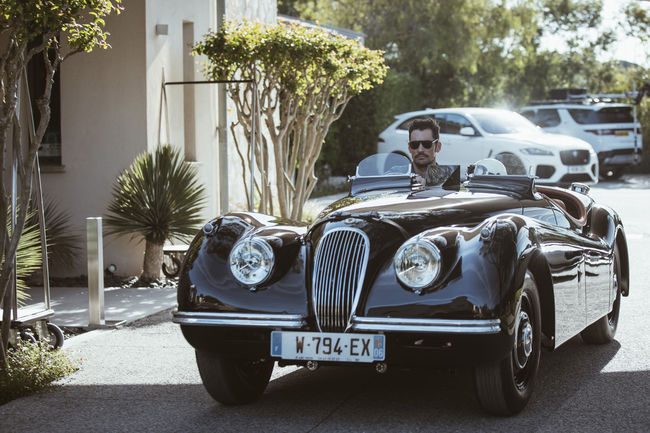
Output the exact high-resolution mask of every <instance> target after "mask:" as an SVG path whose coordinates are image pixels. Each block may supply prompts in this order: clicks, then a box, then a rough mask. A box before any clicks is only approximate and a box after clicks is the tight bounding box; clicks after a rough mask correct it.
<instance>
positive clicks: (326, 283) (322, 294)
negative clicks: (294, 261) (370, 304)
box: [312, 228, 369, 332]
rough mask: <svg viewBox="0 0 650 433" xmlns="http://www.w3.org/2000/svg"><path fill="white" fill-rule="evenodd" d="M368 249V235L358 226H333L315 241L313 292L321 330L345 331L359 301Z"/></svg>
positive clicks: (317, 319)
mask: <svg viewBox="0 0 650 433" xmlns="http://www.w3.org/2000/svg"><path fill="white" fill-rule="evenodd" d="M368 252H369V241H368V237H367V236H366V234H365V233H363V232H362V231H360V230H357V229H348V228H343V229H334V230H332V231H330V232H328V233H326V234H325V235H324V236H323V238H322V239H321V241H320V243H319V244H318V248H317V250H316V258H315V260H314V275H313V280H312V295H313V302H314V311H315V312H316V321H317V324H318V327H319V328H320V329H321V331H324V332H343V331H345V329H346V327H347V325H348V322H349V319H350V315H351V314H352V312H353V311H354V307H355V306H356V303H357V301H358V300H359V294H360V292H361V287H362V285H363V277H364V274H365V270H366V263H367V262H368Z"/></svg>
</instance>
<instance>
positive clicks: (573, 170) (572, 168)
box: [567, 165, 589, 173]
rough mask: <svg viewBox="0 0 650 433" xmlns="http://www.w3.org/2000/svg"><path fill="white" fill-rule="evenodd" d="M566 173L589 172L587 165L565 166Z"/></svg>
mask: <svg viewBox="0 0 650 433" xmlns="http://www.w3.org/2000/svg"><path fill="white" fill-rule="evenodd" d="M567 171H568V172H569V173H586V172H587V171H589V166H588V165H569V166H567Z"/></svg>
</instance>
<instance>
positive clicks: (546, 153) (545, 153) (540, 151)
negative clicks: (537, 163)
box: [521, 147, 553, 156]
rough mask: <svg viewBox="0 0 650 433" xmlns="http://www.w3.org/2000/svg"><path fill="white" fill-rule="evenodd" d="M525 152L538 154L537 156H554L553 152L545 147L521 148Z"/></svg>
mask: <svg viewBox="0 0 650 433" xmlns="http://www.w3.org/2000/svg"><path fill="white" fill-rule="evenodd" d="M521 151H522V152H523V153H526V154H528V155H537V156H552V155H553V152H551V151H549V150H545V149H540V148H538V147H527V148H525V149H521Z"/></svg>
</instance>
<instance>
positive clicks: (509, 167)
mask: <svg viewBox="0 0 650 433" xmlns="http://www.w3.org/2000/svg"><path fill="white" fill-rule="evenodd" d="M494 159H496V160H497V161H501V163H502V164H503V165H504V166H505V168H506V171H507V172H508V174H511V175H512V174H526V167H524V163H523V162H522V160H521V159H519V157H517V156H516V155H513V154H512V153H500V154H498V155H497V156H495V157H494Z"/></svg>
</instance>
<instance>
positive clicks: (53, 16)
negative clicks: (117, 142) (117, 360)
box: [0, 0, 121, 371]
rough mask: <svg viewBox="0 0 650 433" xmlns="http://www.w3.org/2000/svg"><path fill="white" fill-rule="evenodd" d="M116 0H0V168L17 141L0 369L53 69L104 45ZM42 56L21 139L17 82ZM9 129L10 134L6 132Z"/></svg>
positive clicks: (1, 278) (2, 185)
mask: <svg viewBox="0 0 650 433" xmlns="http://www.w3.org/2000/svg"><path fill="white" fill-rule="evenodd" d="M120 1H121V0H2V2H0V147H1V151H0V155H1V156H0V157H1V158H2V161H0V162H1V164H2V167H3V170H7V167H8V165H9V164H11V161H10V160H9V158H8V156H9V155H11V153H10V147H11V146H10V144H11V143H15V144H16V145H18V146H19V148H18V149H19V150H18V151H17V152H16V154H17V172H18V178H19V189H18V192H17V197H16V198H17V203H18V206H17V209H18V214H17V218H16V226H15V229H14V231H13V232H12V233H11V234H10V233H9V232H8V231H7V224H6V222H7V221H6V218H7V216H6V214H5V212H0V247H1V248H2V251H3V253H4V254H3V256H4V257H5V258H6V260H5V261H4V263H3V264H2V268H1V269H0V299H2V304H3V306H4V312H3V317H2V323H3V325H2V333H1V337H2V338H1V340H2V341H1V343H2V344H0V371H5V369H6V365H7V364H6V348H7V344H8V340H9V326H10V315H11V305H12V291H11V290H7V288H8V286H9V281H10V279H11V277H12V275H13V273H14V271H15V269H14V260H13V258H14V257H15V256H16V249H17V248H18V242H19V239H20V234H21V233H22V232H23V230H24V228H25V220H26V217H27V209H28V201H29V198H30V195H31V189H32V174H33V171H34V166H35V160H36V152H37V150H38V148H39V147H40V145H41V142H42V139H43V135H44V133H45V129H46V127H47V124H48V123H49V120H50V108H49V101H50V96H51V91H52V83H53V77H54V73H55V71H56V70H57V68H58V66H59V65H60V63H61V62H62V61H64V60H65V59H66V58H67V57H69V56H70V55H72V54H74V53H78V52H84V51H85V52H88V51H91V50H92V49H93V48H95V47H101V48H108V46H109V45H108V41H107V37H108V33H107V32H106V31H105V30H104V24H105V22H104V18H105V17H106V16H107V15H109V14H110V13H112V12H119V10H120V6H119V3H120ZM38 57H40V58H42V61H43V64H44V66H45V72H46V73H45V88H44V91H43V93H42V94H41V95H35V96H36V106H37V108H38V114H39V116H37V117H38V119H39V121H38V125H36V130H35V134H34V136H33V140H30V141H29V143H27V144H25V143H22V142H21V140H20V137H21V136H22V135H21V134H22V131H21V125H20V124H19V123H18V121H17V113H16V104H17V102H18V99H19V97H20V96H19V94H18V84H19V80H20V78H21V75H22V71H23V70H24V68H25V66H26V65H27V63H28V62H29V61H30V60H32V59H33V58H38ZM12 130H13V134H12V133H11V131H12ZM9 201H10V195H9V191H8V189H7V184H6V177H5V176H0V209H7V208H8V207H9Z"/></svg>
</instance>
